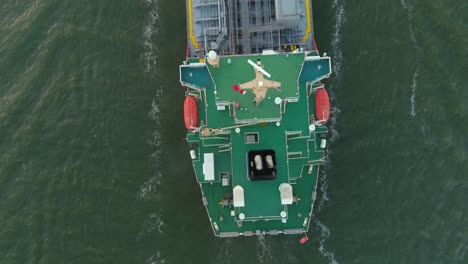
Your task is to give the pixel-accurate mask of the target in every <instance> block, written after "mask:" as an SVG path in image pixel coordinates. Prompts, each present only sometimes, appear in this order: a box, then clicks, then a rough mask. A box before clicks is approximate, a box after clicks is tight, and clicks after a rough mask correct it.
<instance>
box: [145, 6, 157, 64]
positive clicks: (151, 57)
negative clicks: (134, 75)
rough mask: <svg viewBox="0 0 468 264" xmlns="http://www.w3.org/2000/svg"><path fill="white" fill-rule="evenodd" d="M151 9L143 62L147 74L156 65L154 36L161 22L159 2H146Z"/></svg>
mask: <svg viewBox="0 0 468 264" xmlns="http://www.w3.org/2000/svg"><path fill="white" fill-rule="evenodd" d="M145 2H146V4H147V5H148V7H149V13H148V22H147V24H146V25H145V28H144V30H143V47H144V52H143V60H144V62H145V72H147V73H149V72H150V71H151V69H152V67H153V66H154V65H156V61H157V57H156V54H155V52H154V47H153V40H152V38H153V35H154V34H155V33H157V30H158V27H157V24H158V23H157V22H158V20H159V11H158V5H157V2H158V1H157V0H145Z"/></svg>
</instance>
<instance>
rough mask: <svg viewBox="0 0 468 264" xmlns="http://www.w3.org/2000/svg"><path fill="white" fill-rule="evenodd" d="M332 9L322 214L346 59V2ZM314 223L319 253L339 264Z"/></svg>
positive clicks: (326, 232)
mask: <svg viewBox="0 0 468 264" xmlns="http://www.w3.org/2000/svg"><path fill="white" fill-rule="evenodd" d="M332 8H333V10H334V12H335V25H334V27H333V37H332V42H331V46H332V53H333V55H332V60H333V61H332V62H333V75H332V79H331V86H330V89H329V91H330V93H329V94H330V100H331V103H332V105H333V107H332V109H331V111H330V121H329V131H330V137H329V144H328V146H327V155H326V156H325V162H324V170H322V172H321V175H320V183H319V184H320V192H321V194H322V196H321V197H320V201H319V204H318V207H317V211H318V212H320V211H321V210H322V208H323V206H324V205H325V204H326V203H327V202H328V201H329V200H330V198H329V195H328V177H327V174H326V172H325V171H326V170H327V169H330V168H331V163H332V160H331V157H332V155H333V152H332V150H331V146H333V144H334V143H336V142H337V141H338V139H339V133H338V130H336V123H337V119H338V115H339V114H340V109H339V108H338V103H337V100H336V98H335V93H334V90H335V89H338V88H340V87H341V82H342V78H343V76H342V70H343V63H344V57H343V52H342V42H343V40H342V36H343V33H342V31H343V25H344V23H345V21H346V15H345V9H344V0H333V3H332ZM313 221H314V223H315V225H316V226H317V229H318V233H319V242H320V247H319V252H320V253H321V254H322V255H323V256H324V257H326V258H327V259H328V260H329V263H331V264H337V263H338V262H337V260H336V259H335V253H333V252H332V251H329V250H327V249H326V248H325V241H326V240H327V238H328V237H329V236H330V229H329V228H328V227H327V226H325V225H324V224H323V223H321V222H320V220H318V219H317V217H316V216H313Z"/></svg>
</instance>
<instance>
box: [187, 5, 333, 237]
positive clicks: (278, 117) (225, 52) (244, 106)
mask: <svg viewBox="0 0 468 264" xmlns="http://www.w3.org/2000/svg"><path fill="white" fill-rule="evenodd" d="M186 6H187V50H186V58H185V61H183V63H181V65H180V67H179V74H180V83H181V85H182V87H183V88H184V89H185V101H184V104H183V109H184V123H185V128H186V131H187V136H186V141H187V145H188V150H187V159H191V162H192V164H193V171H194V174H195V179H196V181H197V184H198V185H199V187H200V190H201V203H202V204H203V205H204V207H205V208H206V211H207V213H208V219H209V224H210V226H211V228H212V230H213V232H214V235H215V236H216V237H238V236H254V235H266V234H269V235H278V234H285V235H290V234H307V231H308V229H309V226H310V223H311V218H312V216H313V215H312V212H313V209H314V203H315V201H316V199H317V191H318V190H317V184H318V179H319V175H320V168H321V166H322V165H323V164H324V161H325V154H326V148H327V142H328V136H327V135H328V127H327V123H328V121H329V119H330V99H329V95H328V92H327V90H326V88H325V85H324V82H323V80H325V79H327V78H329V77H330V75H331V73H332V66H331V59H330V57H329V56H327V54H326V53H323V54H322V55H321V54H320V53H319V51H318V49H317V45H316V42H315V37H314V24H313V8H312V0H186Z"/></svg>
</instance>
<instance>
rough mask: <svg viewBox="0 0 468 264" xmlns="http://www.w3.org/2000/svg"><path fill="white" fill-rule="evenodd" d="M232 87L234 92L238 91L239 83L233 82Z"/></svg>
mask: <svg viewBox="0 0 468 264" xmlns="http://www.w3.org/2000/svg"><path fill="white" fill-rule="evenodd" d="M232 89H234V91H236V92H237V91H239V85H237V84H234V85H233V86H232Z"/></svg>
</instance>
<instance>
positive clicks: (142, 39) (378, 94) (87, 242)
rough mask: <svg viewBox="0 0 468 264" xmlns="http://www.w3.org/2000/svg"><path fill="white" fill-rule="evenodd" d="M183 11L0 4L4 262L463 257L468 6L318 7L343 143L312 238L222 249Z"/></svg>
mask: <svg viewBox="0 0 468 264" xmlns="http://www.w3.org/2000/svg"><path fill="white" fill-rule="evenodd" d="M184 7H185V1H183V0H177V1H172V0H121V1H110V0H101V1H89V0H88V1H86V0H83V1H71V0H43V1H34V0H22V1H17V0H0V226H1V228H0V263H144V264H147V263H148V264H149V263H152V264H153V263H154V264H162V263H165V264H169V263H467V262H468V205H467V203H466V201H467V200H468V181H467V176H468V160H467V156H468V136H467V135H468V89H467V87H466V83H467V82H468V78H467V77H466V73H467V72H468V63H467V61H468V49H467V47H468V15H467V14H468V3H467V2H466V1H463V0H433V1H424V0H385V1H372V0H362V1H349V0H328V1H316V3H315V4H314V12H315V23H316V24H317V28H316V29H315V31H316V34H317V43H318V47H319V49H320V51H321V52H328V54H330V55H331V56H332V57H333V62H334V68H333V70H334V75H333V78H332V79H331V80H330V81H329V82H328V83H327V85H328V87H329V90H330V92H331V98H332V101H333V105H334V106H335V107H334V109H333V116H332V122H331V130H332V133H331V135H330V136H331V138H332V140H331V141H332V142H333V143H332V144H330V146H329V154H328V156H327V162H326V165H325V166H324V170H323V175H322V178H321V180H320V189H321V192H320V194H319V198H320V200H319V202H318V203H317V207H316V210H315V213H314V218H313V221H312V224H311V231H310V232H309V238H310V240H309V242H308V244H307V245H304V246H303V245H299V243H298V239H299V237H296V236H287V237H285V236H279V237H271V236H267V237H251V238H238V239H215V238H213V235H212V231H211V229H210V227H209V225H208V220H207V217H206V212H205V209H204V208H203V206H202V203H201V199H200V193H199V189H198V187H197V185H196V183H195V179H194V176H193V173H192V169H191V164H190V162H189V158H188V154H187V148H186V146H185V143H184V142H183V140H182V138H183V137H184V127H183V121H182V103H183V94H184V91H183V89H182V88H181V87H180V86H179V84H178V71H177V66H178V64H179V63H180V62H181V61H182V60H183V59H184V56H185V15H184V14H185V13H184Z"/></svg>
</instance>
